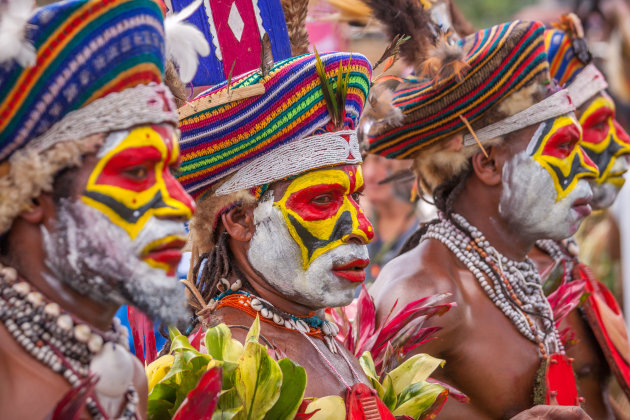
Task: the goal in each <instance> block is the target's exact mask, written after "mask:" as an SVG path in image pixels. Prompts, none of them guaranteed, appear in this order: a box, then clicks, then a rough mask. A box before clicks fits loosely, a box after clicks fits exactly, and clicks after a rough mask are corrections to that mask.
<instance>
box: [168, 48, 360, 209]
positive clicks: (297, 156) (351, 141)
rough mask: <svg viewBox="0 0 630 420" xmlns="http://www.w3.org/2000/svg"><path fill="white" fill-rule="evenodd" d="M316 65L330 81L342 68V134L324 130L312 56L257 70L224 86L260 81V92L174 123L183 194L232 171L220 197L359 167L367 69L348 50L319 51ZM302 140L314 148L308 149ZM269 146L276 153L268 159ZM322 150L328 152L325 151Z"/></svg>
mask: <svg viewBox="0 0 630 420" xmlns="http://www.w3.org/2000/svg"><path fill="white" fill-rule="evenodd" d="M321 60H322V63H323V66H324V68H325V72H326V76H327V78H328V79H329V80H335V78H336V77H337V73H338V70H339V66H340V64H341V65H343V68H344V69H348V71H349V76H348V77H349V79H348V91H347V96H346V101H345V127H344V128H343V130H341V131H339V130H338V129H334V128H332V127H331V126H330V125H331V124H330V121H331V117H330V114H329V112H328V109H327V106H326V102H325V100H324V96H323V91H322V86H321V83H320V81H319V78H318V75H317V71H316V58H315V55H313V54H307V55H302V56H298V57H293V58H290V59H287V60H283V61H280V62H278V63H276V64H275V65H274V66H273V68H272V69H271V70H270V72H269V74H268V75H267V76H265V77H262V74H261V71H260V70H257V71H253V72H250V73H246V74H244V75H241V76H239V77H236V78H235V79H234V80H233V81H232V83H231V84H230V89H233V90H236V89H239V88H241V87H244V86H251V85H255V84H262V85H263V86H264V93H263V94H261V95H257V96H254V97H249V98H246V99H241V100H236V101H233V102H229V103H227V104H224V105H220V106H217V107H214V108H210V109H206V110H204V111H201V112H198V113H195V114H193V115H191V116H189V117H186V118H184V119H182V120H181V121H180V129H181V132H182V137H181V153H182V165H181V167H180V174H179V175H178V179H179V181H180V182H181V183H182V185H184V187H185V189H186V190H187V192H188V193H189V194H191V195H192V196H193V197H195V198H198V197H200V196H201V195H203V194H204V193H205V192H207V191H208V190H209V189H210V188H212V186H213V185H215V184H216V183H217V182H218V181H220V180H222V179H224V178H225V177H227V176H228V175H231V174H233V173H235V172H237V171H238V174H237V175H235V176H234V180H232V181H231V183H230V184H229V186H228V185H226V186H225V187H224V189H223V190H222V191H223V193H224V194H227V193H228V191H235V190H238V189H247V188H251V187H254V186H259V185H263V184H266V183H270V182H273V181H276V180H279V179H282V178H285V177H286V176H290V175H295V174H297V173H301V172H304V171H307V170H310V169H315V168H319V167H323V166H331V165H336V164H344V163H358V162H360V155H359V153H358V144H357V142H356V135H355V134H354V130H355V129H356V126H357V123H358V120H359V116H360V115H361V111H362V110H363V106H364V103H365V100H366V97H367V93H368V89H369V85H370V77H371V67H370V64H369V62H368V61H367V59H366V58H365V57H364V56H362V55H360V54H353V55H351V54H349V53H329V54H322V55H321ZM225 91H227V86H226V83H222V84H220V85H217V86H215V87H213V88H211V89H209V90H208V91H206V92H204V93H203V94H201V95H199V97H202V96H209V95H217V94H221V93H222V92H225ZM199 97H198V98H199ZM302 141H306V143H304V144H309V145H310V146H313V147H315V145H317V146H318V147H319V148H315V149H311V151H310V152H309V151H308V148H307V147H306V146H303V145H302ZM342 142H343V143H342ZM281 146H286V147H284V148H282V149H280V147H281ZM275 149H278V152H277V153H275V152H274V153H273V154H271V155H269V154H270V153H272V151H274V150H275ZM328 149H329V150H330V152H325V153H324V151H325V150H328ZM342 150H343V151H342ZM344 153H345V154H344ZM267 155H269V156H267ZM254 162H255V163H254ZM248 165H253V166H248ZM245 168H249V169H245ZM263 168H265V169H263Z"/></svg>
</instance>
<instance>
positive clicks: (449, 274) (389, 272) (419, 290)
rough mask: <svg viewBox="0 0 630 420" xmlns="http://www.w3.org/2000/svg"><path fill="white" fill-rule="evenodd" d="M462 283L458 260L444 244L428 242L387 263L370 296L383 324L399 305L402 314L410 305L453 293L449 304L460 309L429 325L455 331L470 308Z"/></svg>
mask: <svg viewBox="0 0 630 420" xmlns="http://www.w3.org/2000/svg"><path fill="white" fill-rule="evenodd" d="M459 283H460V276H459V272H458V268H457V260H456V259H455V257H454V256H453V255H452V254H451V253H450V251H449V250H448V249H447V248H446V247H445V246H444V245H443V244H442V243H441V242H439V241H436V240H434V239H427V240H425V241H422V242H421V243H420V244H419V245H418V246H416V247H415V248H414V249H412V250H410V251H409V252H406V253H404V254H402V255H400V256H398V257H396V258H394V259H393V260H391V261H390V262H389V263H387V264H386V265H385V267H383V270H382V271H381V273H380V274H379V276H378V278H377V279H376V281H375V282H374V285H373V286H372V287H371V288H370V294H371V295H372V297H373V298H374V302H375V305H376V311H377V317H378V319H379V321H380V320H382V318H384V317H385V316H387V314H388V313H389V312H390V310H391V308H392V307H393V305H394V304H395V303H396V309H397V310H400V309H402V308H403V307H404V306H405V305H406V304H408V303H410V302H413V301H415V300H418V299H421V298H423V297H427V296H431V295H435V294H439V293H449V294H450V297H449V298H448V300H449V301H451V302H455V303H456V306H454V307H453V308H451V310H449V311H448V312H447V313H446V314H445V315H443V316H442V317H440V318H439V319H435V320H429V321H428V323H429V324H434V325H437V326H441V327H442V328H445V327H446V326H448V327H449V328H454V327H456V325H457V323H458V320H459V319H460V318H461V313H462V312H463V311H465V306H466V302H465V301H464V299H462V295H461V291H460V286H459Z"/></svg>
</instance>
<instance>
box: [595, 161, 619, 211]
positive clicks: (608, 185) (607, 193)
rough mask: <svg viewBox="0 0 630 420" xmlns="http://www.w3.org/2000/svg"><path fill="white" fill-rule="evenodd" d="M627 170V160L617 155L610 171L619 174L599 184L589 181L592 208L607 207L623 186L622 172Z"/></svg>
mask: <svg viewBox="0 0 630 420" xmlns="http://www.w3.org/2000/svg"><path fill="white" fill-rule="evenodd" d="M627 170H628V162H627V160H626V158H624V157H619V158H617V159H615V163H613V166H612V168H611V169H610V173H612V174H621V175H620V176H615V177H613V181H612V182H611V181H608V180H607V181H604V182H602V183H601V184H599V183H597V182H595V181H593V182H591V188H592V189H593V203H592V206H593V208H594V209H598V210H599V209H607V208H608V207H610V206H612V204H613V203H614V202H615V200H616V199H617V196H618V195H619V191H621V188H622V187H623V186H624V183H625V182H624V180H623V174H624V173H625V172H626V171H627Z"/></svg>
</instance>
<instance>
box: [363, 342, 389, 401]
mask: <svg viewBox="0 0 630 420" xmlns="http://www.w3.org/2000/svg"><path fill="white" fill-rule="evenodd" d="M359 364H360V365H361V368H362V369H363V372H364V373H365V376H367V377H368V379H369V380H370V383H371V384H372V387H373V388H374V389H375V390H376V392H377V393H378V397H379V398H380V399H381V400H382V399H383V396H384V395H385V389H384V388H383V386H382V385H381V383H380V382H379V381H378V375H377V374H376V367H375V366H374V360H372V354H371V353H370V352H369V351H365V352H363V354H362V355H361V357H360V358H359Z"/></svg>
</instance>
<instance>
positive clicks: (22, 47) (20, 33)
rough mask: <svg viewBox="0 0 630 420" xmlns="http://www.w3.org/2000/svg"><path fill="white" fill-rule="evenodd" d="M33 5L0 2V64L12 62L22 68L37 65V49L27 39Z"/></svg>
mask: <svg viewBox="0 0 630 420" xmlns="http://www.w3.org/2000/svg"><path fill="white" fill-rule="evenodd" d="M33 4H34V2H33V1H28V0H6V1H0V39H1V40H2V48H0V64H1V63H4V62H7V61H11V60H15V61H16V62H17V63H18V64H19V65H20V66H22V67H30V66H32V65H34V64H35V59H36V54H35V48H34V47H33V45H32V44H31V43H30V42H29V40H28V39H26V28H27V27H28V19H29V18H30V17H31V14H32V12H33Z"/></svg>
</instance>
